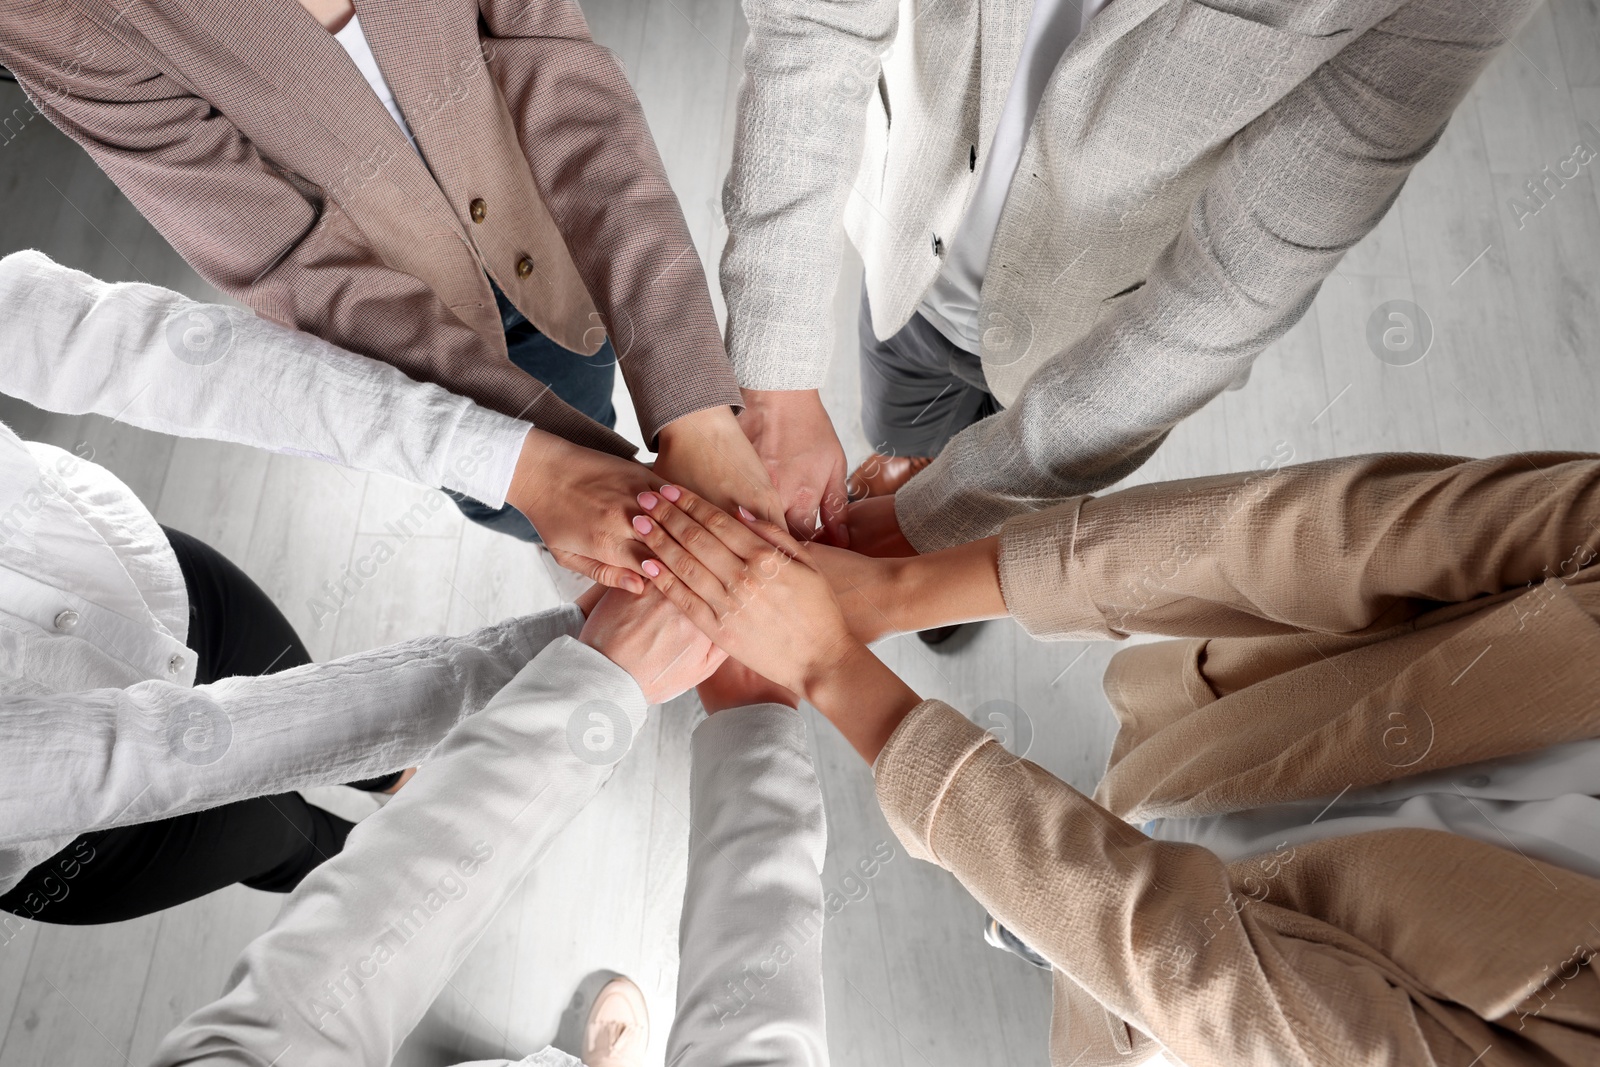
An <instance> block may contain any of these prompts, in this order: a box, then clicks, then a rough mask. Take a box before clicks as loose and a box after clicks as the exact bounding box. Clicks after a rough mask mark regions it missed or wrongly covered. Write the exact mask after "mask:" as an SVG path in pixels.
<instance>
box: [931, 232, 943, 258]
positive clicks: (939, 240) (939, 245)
mask: <svg viewBox="0 0 1600 1067" xmlns="http://www.w3.org/2000/svg"><path fill="white" fill-rule="evenodd" d="M933 254H934V255H936V256H938V257H939V258H940V259H943V258H944V238H943V237H940V236H939V235H938V234H934V235H933Z"/></svg>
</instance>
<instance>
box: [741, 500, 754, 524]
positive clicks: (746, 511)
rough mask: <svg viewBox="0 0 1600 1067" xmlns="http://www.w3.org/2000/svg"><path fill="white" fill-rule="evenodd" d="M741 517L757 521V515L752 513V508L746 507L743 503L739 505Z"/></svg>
mask: <svg viewBox="0 0 1600 1067" xmlns="http://www.w3.org/2000/svg"><path fill="white" fill-rule="evenodd" d="M739 517H740V518H741V519H743V520H744V521H745V522H755V521H756V517H755V516H754V515H752V514H750V509H749V508H747V507H745V506H744V505H743V504H740V505H739Z"/></svg>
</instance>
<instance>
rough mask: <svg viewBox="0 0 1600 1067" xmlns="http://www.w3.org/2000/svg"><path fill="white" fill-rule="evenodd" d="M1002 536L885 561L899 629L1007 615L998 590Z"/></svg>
mask: <svg viewBox="0 0 1600 1067" xmlns="http://www.w3.org/2000/svg"><path fill="white" fill-rule="evenodd" d="M999 557H1000V538H998V537H985V538H983V539H982V540H978V541H971V542H968V543H967V544H964V545H957V546H956V547H954V548H946V549H941V550H940V551H937V552H930V553H927V554H925V555H920V556H909V557H906V558H905V559H900V560H888V561H885V564H886V569H887V570H888V572H889V574H890V579H889V582H890V595H889V597H888V599H887V603H888V605H889V608H890V611H889V614H890V618H891V621H892V622H893V624H894V628H895V630H897V631H898V632H901V633H910V632H912V631H915V630H928V629H932V628H934V627H937V626H950V625H953V624H955V623H962V622H977V621H979V620H982V619H999V618H1004V617H1005V616H1006V615H1007V614H1009V612H1008V611H1007V609H1006V602H1005V598H1004V597H1003V596H1001V592H1000V570H999Z"/></svg>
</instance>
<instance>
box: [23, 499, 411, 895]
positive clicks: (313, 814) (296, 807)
mask: <svg viewBox="0 0 1600 1067" xmlns="http://www.w3.org/2000/svg"><path fill="white" fill-rule="evenodd" d="M166 533H167V539H168V540H169V541H170V542H171V543H172V548H173V550H174V551H175V552H176V553H177V555H178V565H179V566H180V567H181V568H182V570H183V580H184V584H185V585H186V586H187V587H188V592H189V642H188V643H189V647H190V648H191V649H193V650H194V652H195V653H196V655H197V657H198V660H199V662H198V665H197V667H196V675H195V683H196V684H198V685H205V684H207V683H209V682H215V681H218V680H220V679H223V678H231V677H235V676H238V675H260V674H272V673H275V672H277V671H284V670H288V669H289V668H291V667H299V666H302V665H304V664H307V663H310V662H311V655H310V653H308V652H307V651H306V647H305V645H303V644H302V643H301V642H300V638H299V636H298V635H296V634H295V632H294V628H293V627H291V626H290V625H289V620H288V619H285V618H284V617H283V613H282V612H280V611H279V610H278V609H277V607H276V606H275V605H274V604H273V603H272V601H271V600H269V599H268V598H267V595H266V594H265V593H263V592H262V591H261V588H260V587H259V586H257V585H256V584H255V583H254V582H253V581H251V580H250V578H249V576H247V575H246V574H245V573H244V572H243V571H241V570H240V569H239V568H238V567H236V566H234V565H233V564H232V563H231V562H229V561H228V560H227V559H226V558H225V557H224V556H223V555H222V554H221V553H220V552H218V551H217V550H216V549H214V548H211V547H210V546H209V545H206V544H204V543H202V542H200V541H197V540H195V539H194V538H193V537H190V536H189V535H188V534H185V533H180V532H179V531H177V530H167V531H166ZM394 778H395V776H394V775H390V776H387V777H385V778H382V779H376V780H374V781H371V782H358V783H354V784H355V785H356V786H357V787H358V788H367V789H379V788H385V787H387V786H388V785H390V784H392V783H393V781H394ZM352 825H353V824H352V823H350V822H348V821H346V820H344V819H341V818H339V817H338V816H337V815H334V814H332V813H331V812H327V811H324V810H322V809H321V808H318V807H315V806H313V805H311V804H307V803H306V802H305V800H304V798H302V797H301V796H300V794H298V793H283V794H280V795H277V796H267V797H255V798H252V799H250V800H240V801H235V802H234V803H232V804H224V805H223V806H222V807H219V808H212V809H210V810H209V811H198V812H194V813H193V814H190V815H178V816H174V817H173V818H170V819H160V820H157V821H156V822H150V823H141V824H139V825H136V826H119V827H116V828H114V829H110V830H99V831H96V832H94V833H88V834H84V835H83V836H81V837H79V838H78V839H77V840H76V841H73V842H72V843H71V844H70V845H68V846H67V847H66V848H64V849H62V850H61V851H60V852H58V853H57V854H56V855H54V856H52V857H51V858H50V859H48V860H46V861H45V862H43V863H41V864H39V865H38V866H37V867H35V868H33V869H32V870H31V871H29V872H28V873H27V874H26V875H24V876H23V879H22V881H21V882H20V883H18V884H17V885H16V886H15V887H14V888H13V889H12V890H11V891H10V892H8V893H6V894H5V895H4V896H0V909H4V910H6V911H9V912H11V913H13V914H15V915H22V916H25V917H27V918H31V919H37V920H39V921H40V922H48V923H62V924H67V925H88V924H93V923H109V922H120V921H122V920H124V919H132V918H136V917H138V916H140V915H148V914H150V913H151V912H156V911H161V910H162V909H164V908H170V907H172V906H173V905H175V904H181V903H183V902H184V901H187V900H193V899H195V898H196V897H201V896H204V895H206V894H207V893H210V892H213V891H214V890H217V889H221V888H222V887H224V886H228V885H232V884H233V883H235V882H242V883H244V884H245V885H247V886H249V887H251V888H252V889H264V890H267V891H269V892H275V893H287V892H288V891H289V890H291V889H293V888H294V887H295V886H297V885H299V884H300V880H301V879H302V878H304V877H305V876H306V874H307V873H309V872H310V871H311V869H312V868H313V867H315V866H316V865H317V864H319V863H321V862H322V861H323V860H325V859H327V858H328V857H329V856H332V855H334V854H335V853H337V852H338V851H339V850H340V849H342V848H344V841H345V838H346V837H347V836H348V835H349V833H350V829H351V827H352Z"/></svg>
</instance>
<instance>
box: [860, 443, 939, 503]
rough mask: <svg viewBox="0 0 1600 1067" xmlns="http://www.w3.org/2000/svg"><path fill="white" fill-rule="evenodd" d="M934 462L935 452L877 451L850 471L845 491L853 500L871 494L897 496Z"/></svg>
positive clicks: (863, 498) (864, 497)
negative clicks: (899, 453) (891, 453)
mask: <svg viewBox="0 0 1600 1067" xmlns="http://www.w3.org/2000/svg"><path fill="white" fill-rule="evenodd" d="M932 462H933V457H932V456H885V455H880V454H879V453H877V452H874V453H873V454H872V455H870V456H868V457H867V458H866V459H864V460H862V461H861V466H859V467H857V468H856V469H855V470H853V471H851V472H850V477H849V478H847V479H846V480H845V483H844V488H845V494H846V495H847V496H849V498H850V499H851V500H852V501H855V500H865V499H867V497H869V496H893V495H894V494H895V493H896V492H897V491H899V489H900V487H901V486H902V485H905V484H906V483H907V482H909V481H910V480H911V479H912V477H913V476H914V475H915V474H916V473H917V472H918V471H920V470H921V469H922V468H924V467H926V466H927V465H928V464H930V463H932Z"/></svg>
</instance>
